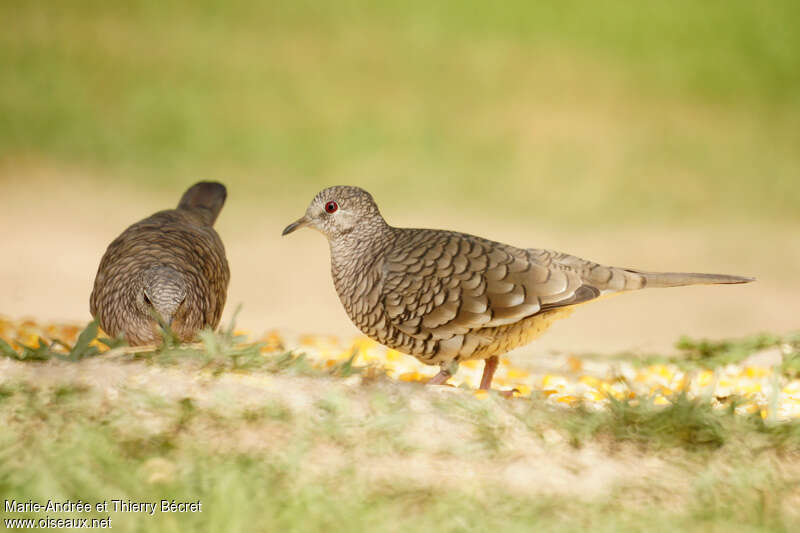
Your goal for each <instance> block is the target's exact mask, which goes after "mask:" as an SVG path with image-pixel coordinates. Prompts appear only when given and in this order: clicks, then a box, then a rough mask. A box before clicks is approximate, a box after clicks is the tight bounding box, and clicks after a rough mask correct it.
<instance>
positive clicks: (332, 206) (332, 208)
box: [325, 201, 339, 213]
mask: <svg viewBox="0 0 800 533" xmlns="http://www.w3.org/2000/svg"><path fill="white" fill-rule="evenodd" d="M337 209H339V204H337V203H336V202H333V201H331V202H328V203H327V204H325V212H326V213H335V212H336V210H337Z"/></svg>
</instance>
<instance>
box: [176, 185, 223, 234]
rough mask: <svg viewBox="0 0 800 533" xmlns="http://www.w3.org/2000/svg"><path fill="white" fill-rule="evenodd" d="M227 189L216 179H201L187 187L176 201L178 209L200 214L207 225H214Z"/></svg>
mask: <svg viewBox="0 0 800 533" xmlns="http://www.w3.org/2000/svg"><path fill="white" fill-rule="evenodd" d="M227 197H228V191H227V189H225V186H224V185H223V184H221V183H218V182H216V181H201V182H198V183H195V184H194V185H192V186H191V187H189V188H188V189H187V190H186V192H185V193H183V196H182V197H181V201H180V202H179V203H178V209H186V210H189V211H193V212H195V213H198V214H199V215H201V216H202V217H203V218H204V219H205V221H206V222H207V223H208V225H209V226H213V225H214V221H216V220H217V217H218V216H219V212H220V211H221V210H222V206H223V205H225V199H226V198H227Z"/></svg>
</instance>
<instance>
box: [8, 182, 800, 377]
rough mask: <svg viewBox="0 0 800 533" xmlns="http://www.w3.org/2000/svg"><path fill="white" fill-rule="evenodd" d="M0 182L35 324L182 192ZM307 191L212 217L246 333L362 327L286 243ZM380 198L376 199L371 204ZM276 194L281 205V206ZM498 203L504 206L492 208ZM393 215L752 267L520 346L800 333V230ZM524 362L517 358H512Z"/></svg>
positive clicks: (723, 268) (303, 245) (305, 249)
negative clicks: (751, 279)
mask: <svg viewBox="0 0 800 533" xmlns="http://www.w3.org/2000/svg"><path fill="white" fill-rule="evenodd" d="M55 178H56V179H53V176H50V175H38V174H34V175H25V176H14V175H11V176H9V175H8V174H7V173H6V177H5V178H0V180H2V181H0V191H2V200H1V201H2V204H1V205H2V209H0V236H2V241H3V243H4V248H3V249H4V254H3V260H2V261H0V313H2V314H4V315H7V316H11V317H23V316H31V317H35V318H36V319H37V320H56V321H77V322H83V321H88V320H90V318H91V317H90V316H89V304H88V298H89V293H90V292H91V288H92V282H93V279H94V274H95V272H96V269H97V265H98V263H99V261H100V257H101V256H102V254H103V252H104V250H105V247H106V246H107V245H108V243H109V242H110V241H111V240H112V239H113V238H114V237H115V236H116V235H118V234H119V233H120V232H121V231H122V230H123V229H124V228H125V227H126V226H127V225H129V224H130V223H132V222H134V221H136V220H138V219H140V218H142V217H143V216H146V215H148V214H150V213H151V212H153V211H156V210H158V209H162V208H167V207H172V206H173V205H174V204H175V203H177V199H178V197H179V195H180V193H181V192H182V191H175V192H174V193H173V194H169V195H165V194H155V193H152V192H142V191H140V190H137V189H136V188H135V187H133V186H131V185H114V186H108V187H106V186H104V187H102V188H101V187H99V186H98V185H97V182H93V181H89V180H83V179H79V178H75V177H65V176H60V175H59V176H55ZM314 193H316V191H311V190H309V191H308V195H307V197H303V198H299V197H298V198H296V199H294V200H293V201H291V202H288V204H291V205H273V204H272V203H268V202H266V201H263V200H260V199H254V198H243V197H242V195H237V194H236V191H231V194H230V196H229V200H228V204H227V205H226V207H225V210H224V211H223V213H222V215H221V217H220V219H219V221H218V225H217V229H218V231H219V233H220V234H221V236H222V238H223V240H224V241H225V245H226V248H227V253H228V259H229V262H230V264H231V271H232V280H231V285H230V290H229V293H228V304H227V308H226V310H225V313H224V315H223V320H224V321H228V320H230V319H231V317H232V315H233V312H234V310H235V309H236V307H237V306H238V305H239V304H242V306H243V307H242V311H241V313H240V314H239V318H238V321H237V324H238V325H239V326H240V327H241V328H244V329H247V330H249V331H251V332H253V333H254V334H260V333H262V332H265V331H269V330H273V329H278V330H280V331H282V332H285V333H287V334H290V335H291V334H298V333H332V334H337V335H341V336H343V337H350V336H353V335H356V334H357V330H356V329H355V327H354V326H353V325H352V324H351V323H350V321H349V320H348V318H347V316H346V315H345V314H344V311H343V310H342V308H341V306H340V304H339V301H338V298H337V296H336V293H335V292H334V289H333V285H332V283H331V280H330V273H329V260H328V249H327V243H326V242H325V240H324V238H323V237H322V236H321V235H319V234H317V233H315V232H313V231H308V230H306V231H300V232H297V233H296V234H293V235H292V236H291V237H287V238H281V237H280V231H281V230H282V229H283V227H284V226H285V225H286V224H287V223H288V222H290V221H292V220H294V219H295V218H296V217H297V216H299V215H301V214H302V212H303V211H304V210H305V207H306V204H307V202H308V201H309V200H310V199H311V197H312V196H313V194H314ZM378 200H379V201H380V199H378ZM279 203H283V202H279ZM498 207H499V206H498ZM383 211H384V214H385V215H386V217H387V219H389V221H390V222H391V223H394V224H396V225H407V226H429V227H442V228H448V229H458V230H460V231H466V232H469V233H475V234H479V235H482V236H485V237H488V238H492V239H496V240H501V241H505V242H508V243H511V244H516V245H520V246H530V247H543V248H555V249H559V250H563V251H567V252H570V253H573V254H576V255H580V256H582V257H586V258H590V259H593V260H595V261H598V262H602V263H606V264H615V265H619V266H627V267H635V268H641V269H646V270H674V271H698V272H704V271H705V272H723V273H731V274H744V275H753V276H756V277H757V278H758V282H757V283H754V284H750V285H737V286H716V287H687V288H676V289H668V290H651V291H642V292H639V293H634V294H630V295H625V296H623V297H619V298H613V299H610V300H607V301H603V302H599V303H596V304H592V305H587V306H584V307H583V308H581V309H579V310H577V311H576V312H575V313H574V314H573V316H572V317H571V318H570V319H569V320H565V321H562V322H560V323H557V324H556V325H555V326H554V327H553V328H552V330H551V331H550V332H548V333H547V334H546V335H545V336H544V337H543V338H541V339H540V340H538V341H536V342H535V343H534V344H532V345H530V346H528V347H526V348H523V349H521V350H520V354H522V353H527V354H542V353H547V352H550V351H554V350H557V351H561V352H564V351H572V352H590V351H601V352H606V351H617V350H642V351H654V350H669V349H670V348H671V346H672V345H673V343H674V341H675V340H676V339H677V338H678V337H679V336H680V335H683V334H688V335H692V336H698V337H709V338H719V337H731V336H742V335H747V334H751V333H756V332H760V331H772V332H778V333H780V332H786V331H790V330H795V329H798V328H800V318H799V317H800V298H798V295H800V279H799V278H798V277H797V272H799V271H800V231H798V230H800V228H796V227H793V228H781V229H776V228H775V227H771V228H763V227H751V226H730V227H717V226H715V227H697V228H657V229H648V228H624V229H618V228H617V229H609V228H608V227H605V228H597V229H593V230H591V231H586V230H582V231H580V232H578V231H575V230H567V229H559V227H558V222H556V221H554V222H553V223H552V224H551V225H550V226H549V227H541V226H540V227H533V226H531V227H528V226H529V224H527V223H526V224H522V223H520V222H519V221H518V219H517V218H514V217H513V216H511V215H507V214H504V213H502V212H501V211H500V212H495V210H494V209H489V207H487V209H486V210H485V211H484V212H478V211H477V210H474V209H470V208H467V207H465V208H463V209H459V210H457V211H456V210H450V211H448V212H430V211H428V212H421V211H413V212H409V211H403V210H401V209H400V207H399V206H396V205H386V204H385V206H384V208H383ZM516 358H517V360H518V361H520V362H522V361H521V358H520V357H519V356H517V357H516Z"/></svg>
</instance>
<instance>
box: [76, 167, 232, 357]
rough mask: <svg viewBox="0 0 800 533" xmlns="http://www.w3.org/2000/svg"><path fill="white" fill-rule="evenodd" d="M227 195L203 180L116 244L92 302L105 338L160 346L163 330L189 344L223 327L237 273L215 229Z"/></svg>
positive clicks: (104, 260) (96, 282)
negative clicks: (174, 204)
mask: <svg viewBox="0 0 800 533" xmlns="http://www.w3.org/2000/svg"><path fill="white" fill-rule="evenodd" d="M226 198H227V191H226V189H225V186H224V185H222V184H221V183H216V182H199V183H196V184H194V185H192V186H191V187H190V188H189V189H188V190H187V191H186V192H185V193H184V194H183V196H182V197H181V200H180V202H179V203H178V207H177V208H175V209H168V210H165V211H159V212H158V213H155V214H153V215H151V216H149V217H147V218H145V219H144V220H140V221H139V222H137V223H135V224H133V225H132V226H130V227H129V228H127V229H126V230H125V231H123V232H122V234H121V235H120V236H119V237H117V238H116V239H114V241H113V242H112V243H111V244H110V245H109V246H108V249H107V250H106V252H105V254H104V255H103V258H102V260H101V261H100V267H99V268H98V270H97V276H96V277H95V280H94V289H93V290H92V295H91V297H90V299H89V306H90V310H91V313H92V316H93V317H95V319H97V321H98V322H99V324H100V327H101V328H103V330H104V331H105V332H106V333H108V334H109V335H111V336H113V337H120V338H125V339H126V340H127V341H128V343H130V344H131V345H135V346H136V345H145V344H158V343H160V342H161V339H162V335H161V326H162V325H165V326H167V327H169V328H171V329H172V331H174V332H175V334H176V335H177V336H178V338H179V339H181V340H182V341H184V342H190V341H192V340H193V339H194V338H195V336H196V335H197V332H198V331H200V330H201V329H203V328H216V327H217V325H219V320H220V317H221V315H222V309H223V307H224V306H225V298H226V294H227V290H228V281H229V280H230V270H229V268H228V261H227V259H226V257H225V247H224V246H223V244H222V240H221V239H220V237H219V235H218V234H217V232H216V231H215V230H214V228H213V224H214V222H215V221H216V219H217V216H218V215H219V213H220V210H221V209H222V206H223V205H224V204H225V199H226Z"/></svg>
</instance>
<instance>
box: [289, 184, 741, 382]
mask: <svg viewBox="0 0 800 533" xmlns="http://www.w3.org/2000/svg"><path fill="white" fill-rule="evenodd" d="M301 226H311V227H313V228H315V229H317V230H319V231H320V232H322V233H323V234H325V235H326V236H327V237H328V240H329V244H330V250H331V273H332V275H333V282H334V285H335V287H336V292H337V293H338V294H339V298H340V299H341V301H342V304H343V305H344V308H345V310H346V311H347V314H348V315H349V317H350V318H351V320H352V321H353V323H354V324H355V325H356V326H357V327H358V328H359V329H360V330H361V331H363V332H364V333H365V334H366V335H368V336H369V337H371V338H372V339H374V340H376V341H378V342H380V343H381V344H384V345H386V346H388V347H390V348H394V349H396V350H398V351H401V352H404V353H407V354H410V355H413V356H415V357H417V358H418V359H419V360H421V361H423V362H425V363H428V364H438V365H440V366H441V367H442V371H441V372H440V375H439V376H437V377H436V378H434V382H436V383H441V382H444V381H446V379H447V377H448V376H449V375H450V374H452V372H454V370H455V367H456V366H457V363H458V361H461V360H466V359H486V360H487V363H486V368H485V371H484V380H483V382H482V387H483V388H488V387H489V385H490V384H491V379H492V374H493V372H494V368H495V367H496V365H497V356H498V355H501V354H503V353H505V352H507V351H509V350H512V349H514V348H516V347H518V346H522V345H524V344H527V343H528V342H530V341H532V340H533V339H534V338H536V337H537V336H538V335H540V334H541V333H543V332H544V331H545V330H546V329H547V328H548V327H549V326H550V324H551V323H552V322H553V321H554V320H556V319H559V318H563V317H565V316H568V315H569V313H570V312H571V310H572V308H573V307H574V306H576V305H578V304H582V303H585V302H588V301H591V300H594V299H596V298H598V297H600V296H603V295H609V294H614V293H618V292H623V291H630V290H635V289H642V288H645V287H672V286H679V285H692V284H699V283H745V282H748V281H752V279H751V278H743V277H738V276H725V275H716V274H684V273H653V272H641V271H638V270H631V269H624V268H617V267H609V266H603V265H599V264H597V263H593V262H591V261H586V260H584V259H580V258H578V257H575V256H572V255H568V254H564V253H559V252H553V251H550V250H541V249H535V248H529V249H521V248H516V247H514V246H509V245H507V244H502V243H499V242H494V241H490V240H487V239H483V238H480V237H475V236H473V235H467V234H463V233H456V232H451V231H442V230H433V229H410V228H395V227H392V226H390V225H388V224H387V223H386V221H385V220H384V219H383V217H382V216H381V214H380V211H379V210H378V207H377V205H376V204H375V202H374V200H373V199H372V196H371V195H370V194H369V193H367V192H366V191H364V190H363V189H359V188H357V187H348V186H337V187H331V188H328V189H325V190H323V191H321V192H320V193H319V194H318V195H317V196H316V197H315V198H314V200H313V201H312V202H311V204H310V205H309V207H308V209H307V211H306V214H305V215H304V216H303V217H301V218H300V219H298V220H297V221H296V222H294V223H293V224H291V225H289V226H288V227H287V228H286V229H285V230H284V234H287V233H290V232H292V231H294V230H295V229H297V228H299V227H301Z"/></svg>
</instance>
